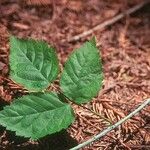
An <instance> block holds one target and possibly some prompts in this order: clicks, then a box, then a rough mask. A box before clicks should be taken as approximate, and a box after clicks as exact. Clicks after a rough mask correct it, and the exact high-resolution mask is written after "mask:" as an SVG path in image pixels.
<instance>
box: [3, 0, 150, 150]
mask: <svg viewBox="0 0 150 150" xmlns="http://www.w3.org/2000/svg"><path fill="white" fill-rule="evenodd" d="M141 1H142V0H132V1H130V0H126V1H121V0H116V1H113V0H110V1H104V0H103V1H99V0H82V1H80V0H61V1H59V0H55V1H54V2H53V3H51V4H50V5H46V6H45V5H44V6H43V5H39V6H34V5H27V4H26V3H21V2H20V1H19V0H3V1H0V107H2V106H4V105H6V104H7V103H9V102H11V101H12V99H13V98H15V97H18V96H21V95H23V94H25V93H26V92H27V91H26V90H25V89H23V88H22V87H19V86H18V85H17V84H15V83H13V81H11V80H10V79H9V65H8V55H9V42H8V41H9V40H8V38H9V34H13V35H16V36H18V37H24V38H25V37H32V38H35V39H43V40H45V41H47V42H48V43H50V44H53V45H54V46H55V47H56V49H57V52H58V57H59V59H60V61H61V62H62V63H64V62H65V60H66V58H67V56H68V54H69V53H70V52H71V51H72V50H73V49H75V48H77V47H79V46H80V45H81V44H82V43H83V42H84V41H86V40H87V39H90V38H91V37H92V35H91V36H88V37H85V38H83V39H81V40H80V41H76V42H71V43H69V42H64V41H66V40H67V39H69V38H70V37H73V36H75V35H77V34H79V33H82V32H83V31H86V30H89V29H91V28H93V27H94V26H95V25H97V24H99V23H102V22H103V21H105V20H107V19H109V18H111V17H113V16H115V15H117V14H119V13H120V12H123V11H125V10H127V9H128V8H130V7H132V6H134V5H136V4H138V3H140V2H141ZM149 29H150V9H149V5H146V6H145V7H144V8H142V9H141V10H139V11H137V12H135V13H134V14H133V15H130V16H127V17H125V18H124V19H122V20H121V21H119V22H116V23H115V24H113V25H111V26H109V27H107V28H106V29H105V30H103V31H96V32H94V33H93V35H95V36H96V37H97V43H98V47H99V49H100V52H101V56H102V62H103V70H104V75H105V80H104V83H103V88H102V90H101V91H100V92H99V95H98V97H97V98H94V99H93V101H92V102H90V103H89V104H87V105H86V106H87V107H89V108H92V109H93V110H95V111H96V112H98V113H100V114H102V115H104V116H105V117H107V118H109V119H110V120H112V122H114V123H115V122H117V121H118V120H120V119H121V118H123V117H125V116H126V115H127V114H129V113H130V112H132V111H133V110H134V109H135V108H136V107H137V106H138V105H139V104H140V103H142V102H143V100H144V99H146V98H148V97H150V38H149V35H150V30H149ZM73 107H74V110H75V113H76V121H75V122H74V123H73V124H72V126H71V127H69V129H68V130H67V131H62V132H60V133H58V134H55V135H52V136H47V137H45V138H43V139H41V140H40V141H36V142H35V141H34V142H33V141H30V140H28V139H23V138H20V137H16V136H15V134H14V133H12V132H9V131H6V130H5V129H4V128H2V127H1V128H0V149H15V150H19V149H27V150H28V149H36V150H38V149H39V150H41V149H43V150H47V149H51V150H66V149H69V148H71V147H73V146H75V145H77V144H78V143H81V142H83V141H85V140H87V139H89V138H91V137H92V136H93V135H95V134H97V133H99V132H100V131H102V130H103V129H104V128H106V127H107V126H108V123H107V122H106V121H104V120H103V119H100V118H98V117H97V116H95V115H93V114H91V113H90V112H88V111H87V110H84V109H83V108H79V107H78V106H73ZM103 149H108V150H109V149H110V150H112V149H115V150H120V149H123V150H124V149H127V150H130V149H135V150H137V149H140V150H141V149H143V150H147V149H150V107H149V106H148V107H146V108H144V109H143V110H142V111H141V112H140V113H139V114H138V115H136V116H135V117H133V118H132V119H130V120H128V121H127V122H126V123H124V124H123V125H122V126H120V127H119V128H116V129H115V130H114V131H112V132H111V133H109V134H108V135H107V136H105V137H103V138H102V139H100V140H99V141H97V142H94V143H93V144H92V145H90V146H89V147H86V148H84V149H83V150H103Z"/></svg>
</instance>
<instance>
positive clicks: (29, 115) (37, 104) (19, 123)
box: [0, 92, 74, 140]
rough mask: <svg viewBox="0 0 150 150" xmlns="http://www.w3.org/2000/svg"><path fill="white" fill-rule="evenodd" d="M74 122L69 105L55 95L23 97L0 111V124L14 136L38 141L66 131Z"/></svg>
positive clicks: (40, 94) (39, 94)
mask: <svg viewBox="0 0 150 150" xmlns="http://www.w3.org/2000/svg"><path fill="white" fill-rule="evenodd" d="M73 121H74V114H73V110H72V108H71V107H70V105H69V104H66V103H63V102H61V101H60V100H59V99H58V96H57V94H56V93H52V92H51V93H45V94H43V93H36V94H31V95H27V96H23V97H21V98H19V99H17V100H15V101H14V102H12V104H11V105H10V106H6V107H4V110H2V111H0V124H1V125H3V126H5V127H6V128H7V129H8V130H11V131H16V135H19V136H24V137H30V138H31V139H34V140H35V139H39V138H41V137H43V136H45V135H47V134H52V133H55V132H58V131H60V130H61V129H66V128H67V127H68V126H69V125H70V124H71V123H72V122H73Z"/></svg>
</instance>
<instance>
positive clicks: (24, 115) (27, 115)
mask: <svg viewBox="0 0 150 150" xmlns="http://www.w3.org/2000/svg"><path fill="white" fill-rule="evenodd" d="M67 106H68V105H64V106H62V107H67ZM62 107H59V108H56V109H54V110H45V111H42V112H37V113H32V114H27V115H20V116H7V117H6V116H5V115H3V114H2V115H3V118H19V117H24V116H33V115H39V114H42V113H47V112H49V111H52V112H53V111H56V110H57V109H60V108H62ZM13 111H14V110H13ZM15 112H16V111H15ZM0 118H1V117H0Z"/></svg>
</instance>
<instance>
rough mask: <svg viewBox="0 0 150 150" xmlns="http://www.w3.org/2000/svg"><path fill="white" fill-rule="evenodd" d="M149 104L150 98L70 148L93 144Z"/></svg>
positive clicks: (75, 149)
mask: <svg viewBox="0 0 150 150" xmlns="http://www.w3.org/2000/svg"><path fill="white" fill-rule="evenodd" d="M147 105H150V98H149V99H146V100H145V101H144V102H143V103H142V104H141V105H140V106H139V107H138V108H137V109H135V110H134V111H133V112H131V113H130V114H129V115H127V116H126V117H125V118H123V119H121V120H120V121H118V122H117V123H115V124H114V125H112V126H110V127H108V128H107V129H105V130H103V131H102V132H100V133H99V134H97V135H96V136H93V137H92V138H91V139H89V140H87V141H85V142H83V143H81V144H79V145H77V146H75V147H73V148H71V149H70V150H78V149H80V148H83V147H85V146H87V145H89V144H91V143H92V142H94V141H96V140H98V139H100V138H101V137H103V136H104V135H106V134H107V133H109V132H110V131H112V130H113V129H115V128H116V127H118V126H120V125H121V124H122V123H124V122H125V121H127V120H128V119H130V118H131V117H133V116H134V115H135V114H137V113H138V112H139V111H141V110H142V109H143V108H144V107H145V106H147Z"/></svg>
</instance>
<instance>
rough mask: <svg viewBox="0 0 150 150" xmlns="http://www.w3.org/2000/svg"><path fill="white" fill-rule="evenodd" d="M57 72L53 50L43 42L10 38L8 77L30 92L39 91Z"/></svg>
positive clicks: (45, 86) (53, 78)
mask: <svg viewBox="0 0 150 150" xmlns="http://www.w3.org/2000/svg"><path fill="white" fill-rule="evenodd" d="M58 72H59V67H58V60H57V56H56V53H55V51H54V48H52V47H49V46H48V45H47V44H46V43H45V42H44V41H35V40H24V39H17V38H15V37H14V36H12V37H11V38H10V77H11V78H12V80H14V81H15V82H17V83H19V84H21V85H23V86H24V87H25V88H27V89H28V90H31V91H41V90H44V89H45V88H47V87H48V86H49V84H50V82H52V81H53V80H55V79H56V77H57V75H58Z"/></svg>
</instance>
